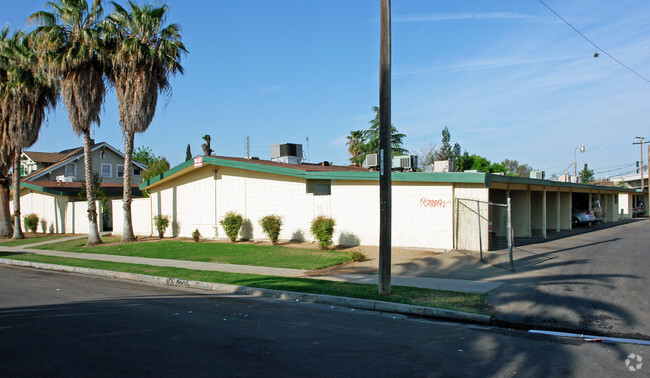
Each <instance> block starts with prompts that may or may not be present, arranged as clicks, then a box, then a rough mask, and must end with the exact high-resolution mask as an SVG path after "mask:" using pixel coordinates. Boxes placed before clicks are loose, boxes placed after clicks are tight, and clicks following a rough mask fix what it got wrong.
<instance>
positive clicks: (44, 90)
mask: <svg viewBox="0 0 650 378" xmlns="http://www.w3.org/2000/svg"><path fill="white" fill-rule="evenodd" d="M2 56H3V58H4V59H5V69H6V80H5V81H4V82H3V83H2V84H1V85H0V107H1V108H2V114H3V115H4V117H5V118H4V122H3V123H5V127H6V128H7V136H8V137H9V141H10V142H9V144H10V148H11V149H12V150H13V156H12V158H13V174H12V186H13V200H14V234H13V238H14V239H24V238H25V235H24V234H23V232H22V228H21V225H20V155H21V153H22V149H23V148H25V147H30V146H32V145H33V144H34V143H36V140H37V139H38V133H39V131H40V130H41V124H42V123H43V120H44V118H45V111H46V109H47V108H51V107H54V106H55V105H56V100H57V97H58V88H57V86H56V84H55V82H54V81H53V80H51V79H50V78H49V76H48V74H47V72H45V69H46V67H45V66H44V65H42V64H41V63H42V62H40V61H39V56H38V54H37V53H36V49H35V48H34V39H33V38H30V36H29V35H27V34H25V33H24V32H22V31H18V32H16V33H14V35H13V37H12V38H10V39H9V40H7V41H6V43H3V49H2Z"/></svg>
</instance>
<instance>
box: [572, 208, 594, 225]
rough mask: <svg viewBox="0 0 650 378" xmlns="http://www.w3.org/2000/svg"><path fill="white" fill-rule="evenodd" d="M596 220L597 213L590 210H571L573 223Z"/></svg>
mask: <svg viewBox="0 0 650 378" xmlns="http://www.w3.org/2000/svg"><path fill="white" fill-rule="evenodd" d="M595 221H596V215H595V213H594V212H593V211H590V210H580V209H573V211H572V212H571V223H573V224H579V223H590V222H595Z"/></svg>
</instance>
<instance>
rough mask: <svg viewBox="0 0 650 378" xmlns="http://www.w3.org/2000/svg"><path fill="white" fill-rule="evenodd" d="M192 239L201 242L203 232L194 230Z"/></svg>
mask: <svg viewBox="0 0 650 378" xmlns="http://www.w3.org/2000/svg"><path fill="white" fill-rule="evenodd" d="M192 238H193V239H194V241H195V242H197V243H198V242H199V240H201V232H200V231H199V229H198V228H197V229H196V230H194V232H192Z"/></svg>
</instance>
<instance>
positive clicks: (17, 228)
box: [11, 148, 25, 239]
mask: <svg viewBox="0 0 650 378" xmlns="http://www.w3.org/2000/svg"><path fill="white" fill-rule="evenodd" d="M20 152H21V149H20V148H17V149H16V150H14V172H13V174H12V176H11V181H12V185H13V189H14V235H13V237H12V239H25V234H23V229H22V227H21V225H20Z"/></svg>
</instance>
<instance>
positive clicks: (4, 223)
mask: <svg viewBox="0 0 650 378" xmlns="http://www.w3.org/2000/svg"><path fill="white" fill-rule="evenodd" d="M8 173H9V167H8V166H6V165H4V164H2V165H1V166H0V237H3V238H8V237H10V236H11V235H12V234H13V233H14V230H13V227H12V226H11V212H10V211H9V186H10V185H11V183H10V182H9V175H8Z"/></svg>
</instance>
